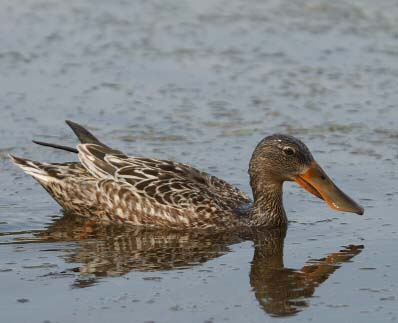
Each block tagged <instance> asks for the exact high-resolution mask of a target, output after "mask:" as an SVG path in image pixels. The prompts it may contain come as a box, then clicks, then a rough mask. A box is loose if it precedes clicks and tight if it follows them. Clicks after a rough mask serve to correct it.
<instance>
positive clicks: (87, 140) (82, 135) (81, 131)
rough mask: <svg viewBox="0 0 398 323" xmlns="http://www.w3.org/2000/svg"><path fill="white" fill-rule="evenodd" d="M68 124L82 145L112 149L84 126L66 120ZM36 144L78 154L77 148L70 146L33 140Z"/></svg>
mask: <svg viewBox="0 0 398 323" xmlns="http://www.w3.org/2000/svg"><path fill="white" fill-rule="evenodd" d="M65 122H66V124H67V125H68V126H69V127H71V129H72V130H73V132H74V133H75V135H76V136H77V138H79V140H80V142H81V143H82V144H95V145H99V146H102V147H104V148H108V149H111V148H110V147H108V146H107V145H105V144H104V143H102V142H101V141H99V140H98V139H97V138H96V137H95V136H94V135H93V134H92V133H91V132H90V131H88V130H87V129H85V128H84V127H83V126H81V125H79V124H78V123H76V122H73V121H70V120H66V121H65ZM32 141H33V142H34V143H35V144H37V145H40V146H46V147H52V148H56V149H61V150H65V151H69V152H72V153H76V154H77V153H78V150H77V149H76V148H72V147H68V146H63V145H58V144H53V143H48V142H43V141H37V140H32Z"/></svg>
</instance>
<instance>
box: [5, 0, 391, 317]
mask: <svg viewBox="0 0 398 323" xmlns="http://www.w3.org/2000/svg"><path fill="white" fill-rule="evenodd" d="M0 3H1V7H2V9H3V10H1V11H0V18H1V19H0V24H1V30H2V32H1V33H0V37H1V45H0V46H1V47H0V70H1V73H0V88H1V89H2V90H1V92H2V95H1V96H0V111H1V120H0V134H1V141H0V167H1V172H0V192H1V193H0V283H1V290H0V310H1V313H2V321H3V320H4V322H25V321H26V322H109V321H110V320H112V319H113V320H117V321H118V322H132V321H133V322H151V321H155V322H187V321H192V322H220V321H229V322H260V321H261V322H262V321H272V320H278V321H283V322H284V321H292V322H296V321H297V322H308V321H313V322H320V321H322V322H335V321H337V320H338V321H339V322H353V321H361V322H398V311H397V308H398V285H397V284H398V274H397V270H396V268H397V266H398V258H397V256H396V254H397V253H396V246H397V240H398V217H397V215H396V210H397V206H398V202H397V200H398V199H397V197H398V186H397V180H398V175H397V158H398V105H397V102H398V92H397V91H396V89H397V88H398V45H397V44H398V42H397V37H398V34H397V30H398V20H397V18H396V17H397V16H398V7H396V5H395V2H394V1H387V0H382V1H377V2H374V1H351V2H350V3H347V2H343V1H334V2H330V1H294V2H291V1H287V0H286V1H276V0H275V1H267V2H262V1H258V2H256V1H250V2H247V1H228V2H227V1H201V2H192V3H189V2H177V1H163V0H162V1H145V2H138V1H137V2H128V1H119V2H108V1H99V0H97V1H67V2H65V1H63V2H62V1H39V0H24V1H18V2H15V1H8V0H2V1H1V2H0ZM64 119H71V120H75V121H77V122H81V123H83V124H85V125H87V126H89V128H90V129H91V130H93V131H94V133H95V134H96V135H98V137H99V138H101V139H103V140H104V141H105V142H106V143H108V144H109V145H113V146H115V147H117V148H119V149H122V150H124V151H126V152H128V153H130V154H137V155H145V156H153V157H160V158H164V159H173V160H179V161H183V162H186V163H189V164H192V165H195V166H197V167H198V168H201V169H203V170H206V171H209V172H211V173H212V174H215V175H217V176H219V177H221V178H224V179H226V180H228V181H229V182H231V183H234V184H236V185H237V186H238V187H240V188H241V189H243V190H245V191H246V192H248V193H249V192H250V187H249V185H248V176H247V164H248V160H249V158H250V156H251V152H252V150H253V148H254V146H255V145H256V143H257V142H258V141H259V140H260V139H261V138H262V137H263V136H265V135H267V134H271V133H274V132H282V133H288V134H292V135H295V136H298V137H299V138H301V139H302V140H303V141H304V142H305V143H307V145H308V146H309V147H310V149H311V150H312V152H313V154H314V156H315V158H316V159H317V160H318V161H319V163H320V164H321V165H322V166H323V167H324V168H325V169H326V171H327V172H328V174H329V175H331V177H332V178H333V179H334V180H335V181H336V182H337V183H338V185H339V186H340V187H341V188H342V189H343V190H344V191H345V192H347V193H348V194H349V195H350V196H352V197H353V198H355V199H356V200H359V201H360V203H361V204H363V205H364V207H365V214H364V215H363V216H362V217H360V216H357V215H355V214H354V215H353V214H345V213H337V212H334V211H332V210H331V209H329V208H328V207H327V206H326V205H324V203H323V202H322V201H320V200H316V199H315V198H313V197H311V196H310V195H309V194H307V193H306V192H305V191H303V190H302V189H300V188H298V187H297V186H296V185H294V184H287V185H285V192H286V193H285V206H286V209H287V212H288V216H289V220H290V224H289V228H288V231H287V233H286V237H285V238H284V233H283V232H263V233H258V232H230V233H228V234H218V235H202V234H198V233H196V234H195V233H170V232H151V231H139V230H136V229H133V228H121V227H117V226H99V225H98V224H95V223H91V222H87V221H83V220H81V219H76V218H73V217H72V218H71V217H63V213H62V211H61V210H59V206H58V205H57V204H56V203H55V202H54V201H52V200H51V198H50V197H49V196H48V195H47V193H46V192H45V191H44V190H43V189H42V188H41V187H40V186H39V185H38V184H37V183H35V182H34V180H32V179H31V178H30V177H28V176H26V175H24V174H23V173H22V172H21V171H20V170H19V169H17V168H16V167H14V166H12V165H11V163H10V162H9V160H8V158H7V157H6V156H7V154H8V153H13V154H16V155H22V156H26V157H29V158H32V159H37V160H42V161H53V162H61V161H66V160H73V159H74V158H76V157H75V156H74V155H71V154H68V153H65V152H60V151H53V150H51V149H46V148H44V147H36V146H34V145H33V144H32V143H31V142H30V140H31V139H33V138H35V139H38V140H48V141H53V142H59V143H63V144H72V145H73V144H75V143H76V140H75V138H74V137H73V135H72V133H71V131H70V130H69V129H68V128H67V127H66V125H65V124H64V123H63V120H64ZM280 316H282V319H281V317H280Z"/></svg>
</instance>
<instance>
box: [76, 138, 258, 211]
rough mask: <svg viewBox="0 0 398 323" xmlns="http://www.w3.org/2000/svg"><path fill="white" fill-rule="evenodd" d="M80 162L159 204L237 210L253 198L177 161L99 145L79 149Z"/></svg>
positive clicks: (94, 172)
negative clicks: (115, 150) (141, 155)
mask: <svg viewBox="0 0 398 323" xmlns="http://www.w3.org/2000/svg"><path fill="white" fill-rule="evenodd" d="M78 150H79V159H80V161H81V163H82V164H83V165H84V167H85V168H86V169H87V170H88V171H89V172H90V173H91V174H92V175H93V176H95V177H97V178H101V179H105V178H111V179H114V180H115V181H118V182H122V183H128V184H129V185H130V187H131V188H132V189H133V190H134V192H135V193H138V194H140V195H142V196H144V197H146V198H149V199H151V200H154V201H155V202H156V203H159V204H162V205H167V206H172V207H177V208H193V209H194V210H195V211H197V212H200V211H201V210H202V209H204V210H207V211H209V212H210V211H211V210H212V209H213V208H220V209H233V208H236V207H238V206H239V205H241V204H242V203H247V202H249V201H250V199H249V198H248V197H247V196H246V195H245V194H244V193H243V192H241V191H240V190H238V189H237V188H235V187H234V186H232V185H230V184H228V183H227V182H225V181H223V180H221V179H218V178H216V177H214V176H211V175H209V174H207V173H205V172H201V171H199V170H197V169H195V168H193V167H191V166H188V165H185V164H182V163H176V162H173V161H166V160H158V159H150V158H143V157H131V156H127V155H124V154H114V153H112V152H110V150H109V149H107V148H106V147H103V146H99V145H95V144H82V145H79V146H78Z"/></svg>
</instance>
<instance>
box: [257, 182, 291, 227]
mask: <svg viewBox="0 0 398 323" xmlns="http://www.w3.org/2000/svg"><path fill="white" fill-rule="evenodd" d="M251 184H252V190H253V198H254V205H253V208H252V210H251V211H250V217H251V219H250V223H251V225H254V226H265V227H284V226H286V225H287V217H286V212H285V209H284V208H283V201H282V195H283V194H282V185H283V182H275V181H272V180H270V179H269V180H267V179H266V178H263V179H262V180H261V181H253V182H252V183H251Z"/></svg>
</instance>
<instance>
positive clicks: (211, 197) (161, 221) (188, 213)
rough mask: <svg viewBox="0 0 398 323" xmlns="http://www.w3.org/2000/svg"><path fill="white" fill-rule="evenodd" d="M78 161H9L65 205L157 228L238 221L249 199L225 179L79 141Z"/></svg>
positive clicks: (75, 210) (82, 212)
mask: <svg viewBox="0 0 398 323" xmlns="http://www.w3.org/2000/svg"><path fill="white" fill-rule="evenodd" d="M78 151H79V159H80V161H81V163H67V164H41V163H37V162H31V161H26V160H23V159H16V160H14V161H15V162H16V163H17V164H19V165H20V166H21V167H22V168H23V169H24V170H25V171H26V172H27V173H29V174H31V175H32V176H33V177H35V178H36V179H37V180H38V181H39V182H40V183H41V184H42V185H43V186H44V187H45V188H46V190H47V191H49V193H50V194H51V195H52V196H53V197H54V198H55V199H56V200H57V201H58V202H59V203H60V204H61V205H62V206H63V207H64V208H65V209H66V210H67V211H70V212H73V213H78V214H79V215H82V216H92V217H97V218H98V219H101V220H110V221H113V222H120V223H130V224H133V225H148V226H160V227H189V228H194V227H200V228H208V227H225V226H233V225H239V224H240V222H241V219H240V217H237V216H236V214H235V212H234V209H236V208H237V207H239V206H241V205H242V204H245V203H248V202H250V199H249V198H248V197H247V196H246V195H245V194H244V193H243V192H241V191H240V190H238V189H237V188H235V187H234V186H232V185H230V184H228V183H227V182H225V181H223V180H221V179H218V178H216V177H214V176H211V175H209V174H207V173H205V172H201V171H199V170H197V169H195V168H193V167H191V166H188V165H185V164H182V163H176V162H172V161H166V160H157V159H149V158H142V157H130V156H127V155H124V154H123V153H121V152H120V151H116V150H112V149H110V148H109V147H106V146H102V145H98V144H82V145H79V146H78Z"/></svg>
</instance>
